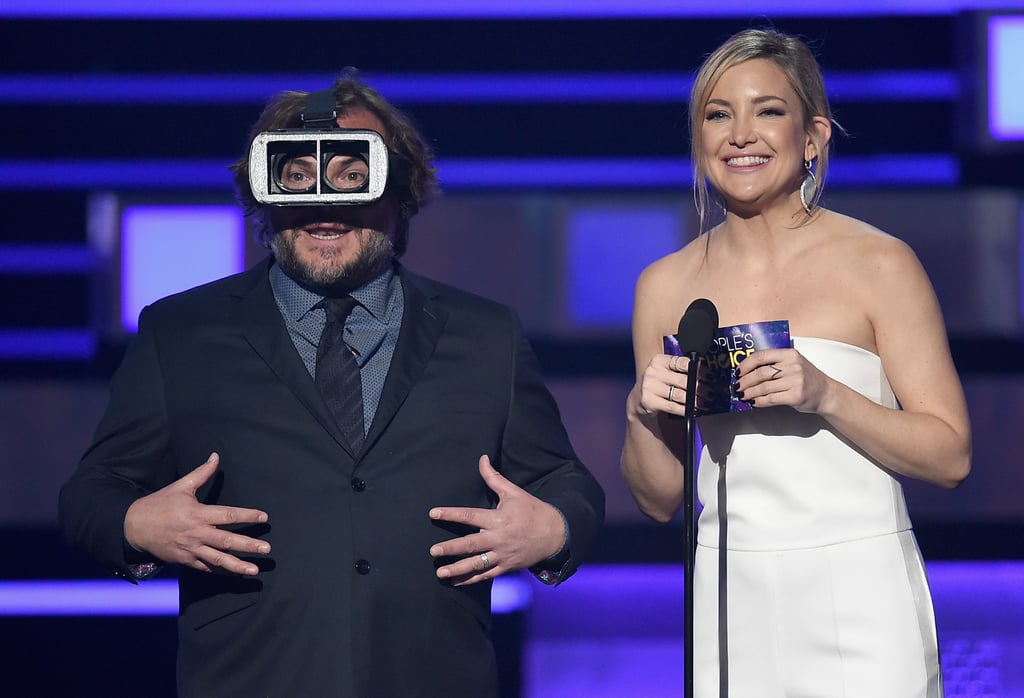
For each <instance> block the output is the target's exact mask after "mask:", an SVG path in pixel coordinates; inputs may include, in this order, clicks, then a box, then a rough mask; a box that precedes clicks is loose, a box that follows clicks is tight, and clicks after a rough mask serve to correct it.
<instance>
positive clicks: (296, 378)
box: [236, 264, 358, 458]
mask: <svg viewBox="0 0 1024 698" xmlns="http://www.w3.org/2000/svg"><path fill="white" fill-rule="evenodd" d="M268 269H269V265H268V264H260V265H257V266H256V267H255V268H253V269H250V270H249V271H248V272H247V273H246V276H247V277H248V278H246V279H245V281H246V282H247V284H246V286H245V288H243V289H242V290H241V292H240V293H238V294H237V298H238V309H237V314H236V321H237V323H238V329H239V331H240V332H241V334H242V336H243V337H244V338H245V340H246V341H247V342H248V343H249V345H250V346H251V347H252V348H253V350H254V351H255V352H256V353H257V354H259V355H260V357H261V358H262V359H263V360H264V361H265V362H266V363H267V366H269V367H270V370H272V371H273V372H274V374H275V375H277V377H278V378H279V379H280V380H281V381H282V382H283V383H284V384H285V385H287V386H288V388H289V389H290V390H291V391H292V393H294V394H295V397H296V398H297V399H298V400H299V402H301V403H302V404H303V406H305V408H306V409H307V410H309V411H310V413H311V414H312V415H313V417H315V418H316V421H317V422H319V423H320V425H321V426H322V427H323V428H324V429H326V430H327V431H328V432H329V433H330V434H331V436H332V437H333V438H334V440H335V441H337V442H338V443H339V444H340V445H341V446H342V447H343V448H344V449H345V450H346V451H348V453H349V454H350V455H351V456H352V457H353V458H355V457H357V456H358V454H356V453H352V451H351V450H350V447H349V445H348V443H347V441H346V440H345V437H344V436H342V434H341V430H340V429H339V428H338V425H337V424H336V423H335V421H334V418H333V417H332V416H331V413H330V412H329V411H328V409H327V405H326V404H324V401H323V398H322V397H321V396H320V392H319V391H318V390H317V389H316V385H315V384H314V383H313V378H312V377H311V376H310V375H309V371H307V370H306V366H305V364H303V363H302V359H301V358H300V357H299V353H298V352H297V351H296V350H295V345H294V344H293V343H292V340H291V337H290V336H289V335H288V328H287V327H286V326H285V323H284V318H283V317H281V312H280V310H279V309H278V307H277V301H276V300H274V292H273V290H271V287H270V280H269V278H268V275H267V272H268Z"/></svg>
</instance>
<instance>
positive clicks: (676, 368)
mask: <svg viewBox="0 0 1024 698" xmlns="http://www.w3.org/2000/svg"><path fill="white" fill-rule="evenodd" d="M671 369H672V370H673V371H675V372H676V373H678V372H679V357H678V356H673V357H672V365H671Z"/></svg>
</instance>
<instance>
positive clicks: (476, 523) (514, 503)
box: [430, 455, 567, 586]
mask: <svg viewBox="0 0 1024 698" xmlns="http://www.w3.org/2000/svg"><path fill="white" fill-rule="evenodd" d="M480 477H482V478H483V479H484V482H485V483H486V484H487V486H488V487H490V488H491V490H492V491H493V492H494V493H495V494H497V495H498V506H497V507H496V508H494V509H479V508H474V507H434V508H433V509H431V510H430V518H432V519H434V520H437V521H451V522H453V523H459V524H464V525H466V526H472V527H473V528H476V529H479V531H478V532H477V533H471V534H469V535H466V536H462V537H461V538H453V539H452V540H446V541H444V542H442V543H437V544H436V545H434V546H432V547H431V548H430V554H431V556H432V557H435V558H436V557H461V558H462V559H460V560H458V561H456V562H453V563H451V564H448V565H444V566H442V567H439V568H438V569H437V576H438V578H440V579H452V580H455V585H456V586H462V585H464V584H475V583H477V582H482V581H485V580H487V579H493V578H494V577H497V576H498V575H501V574H505V573H506V572H511V571H513V570H520V569H525V568H527V567H531V566H533V565H535V564H537V563H538V562H540V561H541V560H546V559H547V558H549V557H551V556H552V555H554V554H555V553H557V552H558V551H559V550H561V548H562V545H563V544H564V543H565V537H566V535H567V531H566V530H565V522H564V520H563V519H562V515H561V514H560V513H559V512H558V510H557V509H555V508H554V507H553V506H551V505H550V504H547V503H546V502H542V501H541V500H539V499H537V498H536V497H534V496H533V495H532V494H530V493H529V492H527V491H526V490H524V489H522V488H521V487H518V486H517V485H515V484H514V483H512V482H509V481H508V480H507V479H505V478H504V477H503V476H502V475H501V473H499V472H498V471H497V470H495V469H494V467H493V466H492V465H491V459H490V458H488V457H487V456H486V455H484V456H480Z"/></svg>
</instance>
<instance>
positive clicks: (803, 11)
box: [0, 0, 1014, 19]
mask: <svg viewBox="0 0 1024 698" xmlns="http://www.w3.org/2000/svg"><path fill="white" fill-rule="evenodd" d="M1012 6H1014V0H857V2H851V1H850V0H816V1H815V2H814V3H807V2H806V0H687V1H686V2H680V1H679V0H631V2H621V0H503V1H502V2H493V3H491V2H480V0H445V1H444V2H424V1H423V0H376V1H375V2H372V3H355V2H338V0H303V2H294V3H282V2H280V0H219V1H218V2H214V1H213V0H176V2H173V3H172V2H139V0H7V2H5V3H4V5H3V9H2V10H0V17H31V18H43V17H89V18H98V17H117V18H132V17H151V18H197V19H213V18H245V19H248V18H278V19H307V18H336V19H406V18H408V19H441V18H462V19H477V18H479V19H503V18H558V17H565V18H573V19H580V18H601V17H620V18H626V17H635V18H641V17H741V18H744V19H749V18H751V17H755V18H756V17H759V16H764V17H807V16H810V17H839V16H842V17H856V16H868V15H947V14H954V13H956V12H958V11H960V10H971V9H975V10H976V9H985V8H994V9H1007V8H1008V7H1012Z"/></svg>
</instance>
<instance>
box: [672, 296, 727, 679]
mask: <svg viewBox="0 0 1024 698" xmlns="http://www.w3.org/2000/svg"><path fill="white" fill-rule="evenodd" d="M717 329H718V308H716V307H715V304H714V303H712V302H711V301H709V300H708V299H707V298H698V299H697V300H695V301H694V302H693V303H690V307H688V308H687V309H686V312H685V313H683V317H681V318H680V319H679V333H678V334H677V335H676V340H677V341H678V342H679V348H680V349H682V352H683V355H685V356H686V357H687V358H689V359H690V365H689V367H687V369H686V404H685V408H684V414H685V415H686V416H685V420H686V421H685V427H684V433H685V436H684V438H685V442H684V451H683V469H684V470H685V476H684V478H685V479H684V480H683V543H684V547H685V550H684V556H683V566H684V568H685V571H686V581H685V585H684V590H685V593H684V596H683V624H684V626H685V627H684V632H683V646H684V647H685V648H686V654H685V656H684V657H683V675H684V677H685V678H684V681H685V686H684V689H685V690H684V695H685V696H686V698H692V696H693V567H694V563H695V558H696V551H697V531H696V515H695V512H696V508H697V505H696V499H697V498H696V485H697V478H696V470H697V463H696V461H695V460H694V457H693V450H694V449H693V442H694V438H695V436H696V433H695V429H696V426H695V424H694V412H695V409H696V401H697V396H696V395H697V366H698V364H699V363H700V360H701V357H702V356H703V355H704V354H706V353H707V352H708V350H709V349H710V348H711V341H712V339H713V338H714V336H715V330H717Z"/></svg>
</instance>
